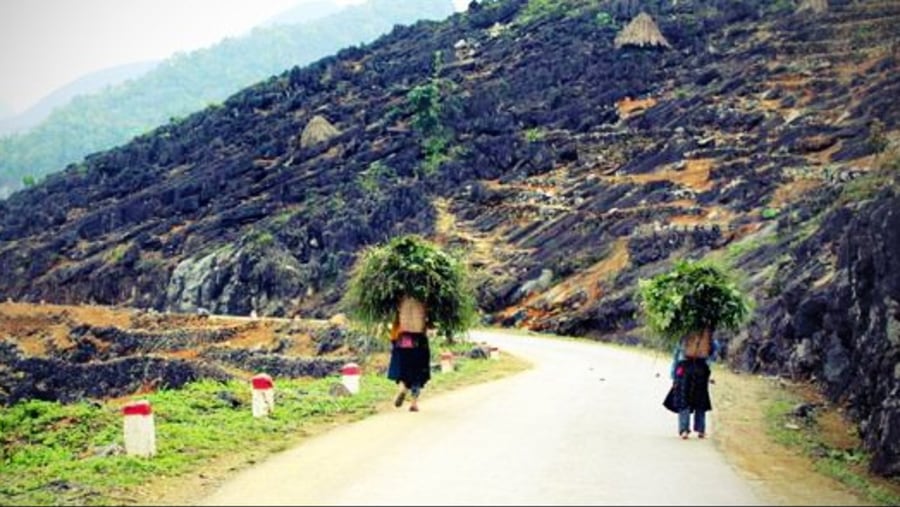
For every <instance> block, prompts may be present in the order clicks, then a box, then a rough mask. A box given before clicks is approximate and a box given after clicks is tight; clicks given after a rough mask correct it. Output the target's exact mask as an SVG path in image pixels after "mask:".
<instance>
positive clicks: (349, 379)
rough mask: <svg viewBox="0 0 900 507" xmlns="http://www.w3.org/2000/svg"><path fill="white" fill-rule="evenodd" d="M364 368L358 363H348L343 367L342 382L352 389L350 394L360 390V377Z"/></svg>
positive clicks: (348, 388)
mask: <svg viewBox="0 0 900 507" xmlns="http://www.w3.org/2000/svg"><path fill="white" fill-rule="evenodd" d="M360 375H362V369H360V367H359V365H358V364H356V363H347V364H345V365H344V366H343V367H342V368H341V383H342V384H344V387H346V388H347V390H348V391H350V394H356V393H358V392H359V377H360Z"/></svg>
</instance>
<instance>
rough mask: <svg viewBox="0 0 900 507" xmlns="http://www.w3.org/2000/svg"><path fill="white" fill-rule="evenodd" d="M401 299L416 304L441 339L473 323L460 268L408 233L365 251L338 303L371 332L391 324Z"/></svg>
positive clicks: (467, 287) (464, 271)
mask: <svg viewBox="0 0 900 507" xmlns="http://www.w3.org/2000/svg"><path fill="white" fill-rule="evenodd" d="M403 296H409V297H413V298H415V299H417V300H419V301H422V302H423V303H424V304H425V307H426V308H427V311H428V320H429V323H430V324H431V325H434V326H435V327H436V328H437V330H438V332H439V333H441V334H442V335H444V336H446V337H452V336H453V335H455V334H457V333H460V332H463V331H465V330H466V329H468V328H469V327H471V326H472V325H474V324H475V322H476V317H477V314H476V310H475V296H474V291H473V290H472V289H471V286H470V283H469V276H468V270H467V269H466V265H465V263H464V262H463V261H462V260H461V259H459V258H458V257H456V256H453V255H450V254H449V253H447V252H444V251H443V250H442V249H440V248H439V247H438V246H436V245H435V244H433V243H431V242H429V241H427V240H425V239H424V238H422V237H420V236H417V235H414V234H411V235H406V236H400V237H397V238H394V239H392V240H391V241H390V242H388V243H387V244H386V245H381V246H376V247H370V248H369V249H367V250H365V251H364V252H363V253H362V254H361V256H360V257H359V259H358V260H357V263H356V265H355V266H354V269H353V273H352V275H351V278H350V283H349V288H348V290H347V293H346V295H345V298H344V302H343V303H344V305H345V307H346V308H347V313H348V314H349V315H350V318H351V319H353V320H355V321H358V322H360V323H362V324H363V325H364V326H366V327H368V328H374V327H377V326H386V325H387V324H389V323H391V322H392V321H393V319H394V316H395V315H396V313H397V308H398V306H399V303H400V300H401V299H402V298H403Z"/></svg>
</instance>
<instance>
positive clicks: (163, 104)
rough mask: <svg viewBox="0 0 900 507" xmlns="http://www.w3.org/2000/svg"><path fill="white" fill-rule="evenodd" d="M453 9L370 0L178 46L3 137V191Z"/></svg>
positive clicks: (422, 0) (437, 2) (411, 0)
mask: <svg viewBox="0 0 900 507" xmlns="http://www.w3.org/2000/svg"><path fill="white" fill-rule="evenodd" d="M307 7H310V10H309V11H304V12H305V14H303V15H306V16H312V15H313V13H315V12H321V10H319V11H317V10H316V9H321V6H317V4H311V5H308V6H307ZM453 12H454V9H453V3H452V1H451V0H370V1H369V2H367V3H365V4H362V5H356V6H349V7H346V8H344V9H342V10H340V11H338V12H335V13H334V14H331V15H329V16H326V17H324V18H320V19H317V20H315V21H311V22H307V23H300V24H290V25H286V24H281V23H276V24H273V25H271V26H266V27H261V28H257V29H254V30H253V31H252V32H251V33H250V34H248V35H246V36H243V37H239V38H228V39H225V40H223V41H222V42H220V43H219V44H216V45H214V46H212V47H210V48H205V49H201V50H197V51H193V52H190V53H183V54H178V55H176V56H174V57H172V58H169V59H167V60H164V61H163V62H161V63H160V64H159V65H158V66H157V67H155V68H154V69H152V70H151V71H149V72H147V73H146V74H144V75H143V76H141V77H140V78H139V79H134V80H131V81H128V82H126V83H122V84H119V85H117V86H114V87H110V88H107V89H106V90H105V91H103V92H100V93H96V94H91V95H81V96H78V97H75V98H74V99H73V100H72V101H71V102H70V103H69V104H68V105H66V106H64V107H59V108H57V109H56V110H54V111H53V112H52V113H51V114H50V116H49V117H48V118H47V119H46V120H45V121H44V122H43V123H41V124H40V125H38V126H36V127H35V128H33V129H32V130H30V131H28V132H27V133H24V134H19V135H12V136H7V137H4V138H0V198H2V197H5V196H6V195H8V194H9V192H11V191H14V190H15V189H17V188H20V187H21V186H22V184H23V178H27V179H28V180H32V179H40V178H41V177H42V176H44V175H46V174H48V173H51V172H56V171H59V170H61V169H63V168H64V167H66V166H67V165H69V164H71V163H76V162H79V161H80V160H82V159H83V158H84V157H85V156H86V155H88V154H90V153H94V152H97V151H101V150H104V149H108V148H111V147H113V146H116V145H119V144H122V143H125V142H127V141H128V140H129V139H131V138H133V137H134V136H136V135H138V134H142V133H145V132H147V131H149V130H152V129H153V128H155V127H157V126H159V125H162V124H165V123H167V122H168V121H170V120H172V119H175V118H178V117H182V116H186V115H188V114H190V113H193V112H196V111H199V110H201V109H203V108H205V107H207V106H210V105H213V104H216V103H219V102H221V101H223V100H225V99H226V98H227V97H228V96H229V95H231V94H233V93H235V92H236V91H238V90H240V89H241V88H244V87H246V86H249V85H251V84H254V83H256V82H259V81H262V80H263V79H265V78H267V77H270V76H272V75H274V74H278V73H280V72H283V71H285V70H286V69H290V68H291V67H294V66H298V65H305V64H308V63H311V62H313V61H315V60H317V59H319V58H322V57H324V56H327V55H330V54H333V53H335V52H337V51H338V50H340V49H341V48H345V47H349V46H354V45H357V44H362V43H365V42H370V41H372V40H374V39H375V38H377V37H378V36H379V35H382V34H384V33H386V32H388V31H389V30H390V29H392V28H393V27H394V26H396V25H404V24H410V23H413V22H415V21H417V20H420V19H432V20H437V19H443V18H446V17H448V16H449V15H451V14H453ZM289 14H290V11H289ZM293 15H295V16H299V15H300V14H297V13H294V14H293ZM348 27H352V29H348Z"/></svg>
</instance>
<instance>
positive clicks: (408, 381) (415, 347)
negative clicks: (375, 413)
mask: <svg viewBox="0 0 900 507" xmlns="http://www.w3.org/2000/svg"><path fill="white" fill-rule="evenodd" d="M426 314H427V311H426V308H425V305H424V304H422V303H421V302H420V301H418V300H416V299H413V298H411V297H404V298H403V299H402V300H401V301H400V304H399V308H398V310H397V317H396V318H395V319H394V324H393V327H392V329H391V359H390V363H389V365H388V372H387V376H388V378H389V379H391V380H393V381H395V382H396V383H397V385H398V386H399V387H400V390H399V391H398V392H397V396H396V397H395V398H394V406H395V407H398V408H399V407H401V406H403V401H404V400H405V399H406V396H407V394H409V395H410V397H411V401H410V405H409V411H410V412H418V411H419V395H420V394H421V392H422V388H424V387H425V384H427V383H428V381H429V380H430V379H431V350H430V348H429V346H428V335H427V316H426Z"/></svg>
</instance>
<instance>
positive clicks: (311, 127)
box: [300, 115, 341, 148]
mask: <svg viewBox="0 0 900 507" xmlns="http://www.w3.org/2000/svg"><path fill="white" fill-rule="evenodd" d="M340 133H341V132H340V131H339V130H338V129H336V128H334V125H332V124H331V122H329V121H328V120H327V119H325V117H324V116H322V115H316V116H314V117H313V119H311V120H309V123H307V124H306V128H305V129H303V134H301V135H300V146H301V147H302V148H308V147H310V146H312V145H314V144H319V143H321V142H323V141H327V140H329V139H331V138H332V137H334V136H336V135H338V134H340Z"/></svg>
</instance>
